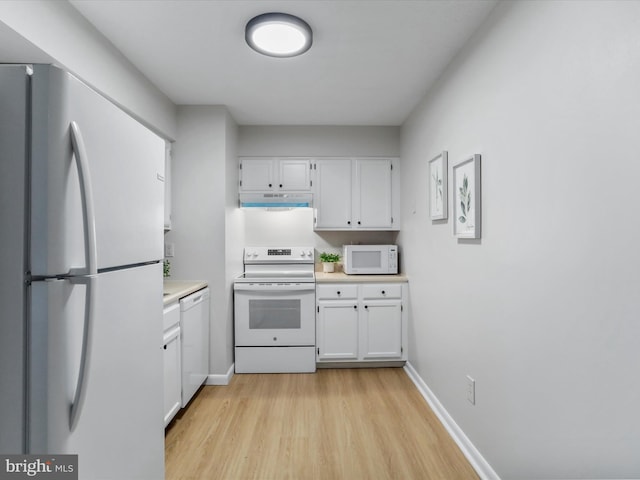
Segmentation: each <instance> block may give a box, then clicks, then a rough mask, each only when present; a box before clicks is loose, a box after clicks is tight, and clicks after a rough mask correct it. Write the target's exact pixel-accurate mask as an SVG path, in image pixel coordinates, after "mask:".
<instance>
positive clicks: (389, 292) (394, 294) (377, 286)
mask: <svg viewBox="0 0 640 480" xmlns="http://www.w3.org/2000/svg"><path fill="white" fill-rule="evenodd" d="M401 297H402V285H400V284H394V283H372V284H370V285H366V284H365V285H362V298H363V299H371V298H401Z"/></svg>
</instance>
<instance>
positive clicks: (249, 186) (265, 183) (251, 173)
mask: <svg viewBox="0 0 640 480" xmlns="http://www.w3.org/2000/svg"><path fill="white" fill-rule="evenodd" d="M274 184H275V160H273V159H269V158H243V159H241V160H240V191H242V192H268V191H270V190H273V188H274Z"/></svg>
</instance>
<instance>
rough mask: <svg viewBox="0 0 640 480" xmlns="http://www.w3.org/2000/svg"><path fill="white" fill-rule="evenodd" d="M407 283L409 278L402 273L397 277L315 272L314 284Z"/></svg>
mask: <svg viewBox="0 0 640 480" xmlns="http://www.w3.org/2000/svg"><path fill="white" fill-rule="evenodd" d="M408 281H409V278H408V277H407V276H406V275H405V274H404V273H400V274H398V275H347V274H346V273H344V272H335V273H324V272H316V283H375V282H378V283H402V282H408Z"/></svg>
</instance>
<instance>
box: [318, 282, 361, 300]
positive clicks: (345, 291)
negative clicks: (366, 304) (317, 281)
mask: <svg viewBox="0 0 640 480" xmlns="http://www.w3.org/2000/svg"><path fill="white" fill-rule="evenodd" d="M316 295H317V298H318V300H327V299H330V300H342V299H352V298H353V299H355V298H358V286H357V285H317V286H316Z"/></svg>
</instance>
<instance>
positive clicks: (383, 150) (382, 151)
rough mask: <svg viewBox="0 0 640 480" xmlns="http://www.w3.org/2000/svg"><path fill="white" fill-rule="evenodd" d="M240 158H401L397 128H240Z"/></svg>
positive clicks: (398, 130)
mask: <svg viewBox="0 0 640 480" xmlns="http://www.w3.org/2000/svg"><path fill="white" fill-rule="evenodd" d="M238 155H239V156H251V155H256V156H269V155H273V156H278V155H280V156H283V157H286V156H306V157H313V156H325V157H331V156H334V157H336V156H337V157H339V156H345V157H348V156H372V157H374V156H379V157H385V156H387V157H397V156H399V155H400V128H399V127H346V126H345V127H338V126H242V127H240V133H239V139H238Z"/></svg>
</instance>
